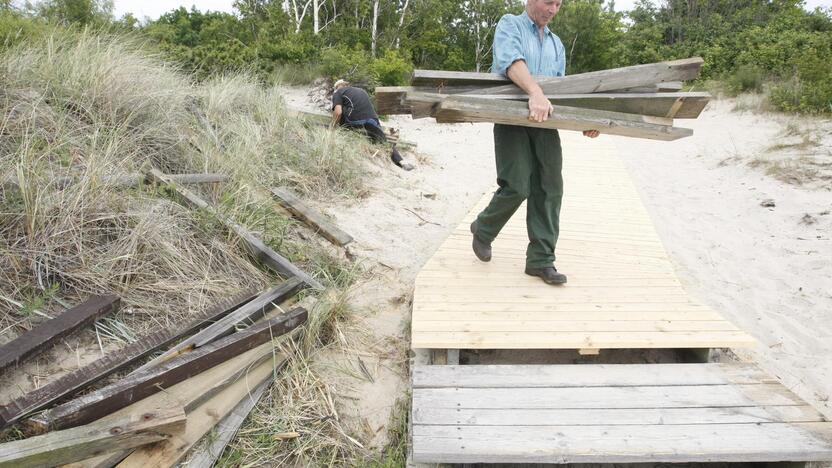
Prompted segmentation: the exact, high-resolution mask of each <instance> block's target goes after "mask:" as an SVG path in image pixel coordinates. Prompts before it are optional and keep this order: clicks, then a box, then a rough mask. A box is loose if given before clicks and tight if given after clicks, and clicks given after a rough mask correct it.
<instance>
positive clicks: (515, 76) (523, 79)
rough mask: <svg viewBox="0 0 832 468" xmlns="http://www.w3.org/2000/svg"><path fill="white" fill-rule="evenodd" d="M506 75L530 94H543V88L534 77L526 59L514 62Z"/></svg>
mask: <svg viewBox="0 0 832 468" xmlns="http://www.w3.org/2000/svg"><path fill="white" fill-rule="evenodd" d="M506 76H507V77H508V79H510V80H511V81H513V82H514V84H516V85H517V86H518V87H519V88H520V89H522V90H523V91H525V92H526V94H528V95H529V96H534V95H543V90H542V89H541V88H540V85H539V84H537V81H535V80H534V78H533V77H532V74H531V72H529V67H528V66H526V61H525V60H517V61H515V62H514V63H512V64H511V65H510V66H509V67H508V69H507V70H506Z"/></svg>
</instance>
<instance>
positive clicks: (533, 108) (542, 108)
mask: <svg viewBox="0 0 832 468" xmlns="http://www.w3.org/2000/svg"><path fill="white" fill-rule="evenodd" d="M554 109H555V108H554V107H552V103H550V102H549V100H548V99H546V95H544V94H543V93H542V92H539V93H534V94H532V95H531V96H529V120H531V121H533V122H538V123H540V122H545V121H546V120H547V119H548V118H549V116H550V115H552V111H553V110H554Z"/></svg>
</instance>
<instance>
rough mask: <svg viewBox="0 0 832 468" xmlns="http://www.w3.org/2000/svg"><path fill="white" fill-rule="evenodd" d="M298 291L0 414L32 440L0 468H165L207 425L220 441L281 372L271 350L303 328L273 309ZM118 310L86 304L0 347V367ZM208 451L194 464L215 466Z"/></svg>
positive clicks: (236, 302) (158, 342)
mask: <svg viewBox="0 0 832 468" xmlns="http://www.w3.org/2000/svg"><path fill="white" fill-rule="evenodd" d="M304 286H305V282H304V281H302V280H301V279H300V278H291V279H289V280H288V281H286V282H285V283H283V284H280V285H278V286H276V287H274V288H271V289H269V290H267V291H264V292H262V293H260V294H257V293H254V292H252V291H246V292H244V293H242V294H240V295H238V296H236V297H233V298H230V299H228V300H227V301H225V302H222V303H220V304H217V305H216V306H214V307H212V308H210V309H208V310H206V311H204V312H203V313H201V314H199V315H197V316H196V317H195V319H194V320H193V321H192V322H191V323H189V324H187V325H185V326H183V327H181V328H179V329H175V330H164V331H161V332H156V333H151V334H149V335H146V336H144V337H142V338H140V339H139V340H138V341H136V342H135V343H133V344H131V345H128V346H127V347H125V348H124V349H121V350H118V351H116V352H114V353H111V354H107V355H105V356H104V357H102V358H101V359H99V360H97V361H94V362H92V363H91V364H88V365H86V366H84V367H82V368H80V369H77V370H75V371H73V372H71V373H69V374H67V375H65V376H63V377H61V378H60V379H57V380H55V381H54V382H52V383H49V384H47V385H45V386H43V387H41V388H39V389H37V390H35V391H33V392H29V393H27V394H25V395H23V396H21V397H19V398H16V399H14V400H12V401H10V402H8V403H6V404H4V405H2V406H0V428H6V427H10V426H12V425H15V424H17V425H19V427H20V428H21V429H22V431H23V432H24V433H26V434H30V435H33V437H30V438H28V439H23V440H18V441H14V442H9V443H6V444H0V467H6V466H9V467H11V466H14V467H27V466H55V465H58V464H66V463H74V462H82V463H81V464H80V466H102V464H103V465H105V466H114V465H116V464H118V466H140V465H141V466H145V467H146V466H173V465H175V464H176V463H178V462H180V461H181V460H182V459H183V458H184V457H185V456H186V455H187V454H188V452H189V450H190V449H191V448H192V447H193V446H194V445H196V444H197V442H199V440H200V439H202V438H203V437H204V436H205V435H206V434H207V433H208V432H209V431H210V430H211V428H213V427H214V426H215V425H217V424H222V425H223V429H224V431H226V432H227V431H228V430H229V429H234V426H235V425H236V426H237V427H239V425H240V424H242V421H243V419H245V416H246V415H247V414H248V412H249V411H250V410H251V408H253V406H254V404H255V403H256V402H257V399H259V396H262V394H263V393H264V392H265V390H266V389H267V388H268V385H269V383H270V382H271V381H272V380H273V375H274V372H275V371H276V369H278V368H279V367H280V366H281V365H282V362H283V358H282V357H281V356H280V354H279V353H278V354H275V351H274V344H273V340H274V339H277V338H279V337H281V336H284V335H288V334H289V333H290V332H292V331H293V330H295V329H297V328H298V327H299V326H300V325H302V324H303V323H305V322H306V320H307V312H306V310H305V309H303V308H301V307H297V308H294V309H292V310H290V311H289V312H285V313H282V309H280V308H276V304H280V303H284V302H286V301H288V300H290V299H291V298H292V297H294V295H295V294H297V293H298V292H299V291H300V290H301V289H302V288H303V287H304ZM119 302H120V301H119V298H118V297H115V296H104V297H93V298H91V299H89V300H88V301H86V302H85V303H83V304H81V305H79V306H77V307H74V308H72V309H69V310H67V311H66V312H64V313H63V314H61V315H59V316H58V317H56V318H54V319H52V320H48V321H46V322H44V323H43V324H41V325H39V326H37V327H35V328H34V329H33V330H31V331H30V332H28V333H26V334H24V335H22V336H21V337H20V338H18V339H17V340H15V341H13V342H11V343H9V344H7V345H5V346H3V347H0V356H1V357H2V363H3V364H4V365H5V366H6V367H11V366H13V365H15V364H17V363H19V362H22V361H23V360H24V359H26V358H28V357H30V356H34V355H36V354H37V353H38V352H42V351H43V350H45V349H46V348H47V347H48V346H50V345H53V344H55V343H56V342H57V341H58V340H59V339H60V338H61V337H64V336H66V335H67V334H69V333H71V332H72V331H74V330H77V329H78V328H80V327H81V326H84V325H89V324H90V323H91V322H92V321H94V320H95V319H96V318H98V317H101V316H103V315H105V314H108V313H112V312H114V311H117V310H118V305H119ZM276 309H277V310H276ZM189 335H190V336H189ZM175 341H179V344H177V345H175V346H173V347H170V349H168V350H167V351H166V352H164V353H163V354H162V355H160V356H158V357H156V358H155V359H152V360H151V361H150V362H148V363H146V364H145V365H143V366H141V367H139V368H138V369H136V370H134V371H133V372H132V373H130V374H128V375H127V376H125V377H123V378H120V379H118V380H115V381H114V382H112V383H109V384H108V385H105V386H103V387H101V388H98V389H94V390H92V391H88V387H90V386H91V385H92V384H94V383H97V382H99V381H101V380H102V379H104V378H106V377H108V376H111V375H112V374H113V373H114V372H116V371H119V370H123V369H125V368H127V367H128V366H130V365H133V364H135V363H136V362H137V361H139V360H140V359H141V358H144V357H147V356H148V355H150V354H151V353H153V352H155V351H157V350H159V349H162V348H164V347H168V346H169V345H170V344H172V343H173V342H175ZM82 391H86V393H84V394H80V392H82ZM67 398H71V399H69V400H68V401H67ZM55 403H60V404H58V405H57V406H54V405H55ZM50 406H51V408H50ZM44 410H45V411H44ZM38 412H39V413H38ZM226 416H228V419H227V420H226ZM27 418H28V419H27ZM223 440H225V443H227V442H228V438H227V437H226V438H225V439H223ZM217 444H218V442H217V441H213V440H212V443H211V444H208V446H209V447H210V448H211V451H212V452H211V453H210V454H206V453H199V454H197V457H198V458H199V459H200V460H203V463H204V462H205V461H206V460H208V461H211V462H212V461H213V460H216V458H217V457H218V456H219V455H220V453H221V452H222V448H223V447H224V445H221V446H218V445H217ZM96 457H98V458H96ZM90 459H91V460H90ZM85 460H86V461H85ZM209 464H210V463H209Z"/></svg>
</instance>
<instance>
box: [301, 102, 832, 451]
mask: <svg viewBox="0 0 832 468" xmlns="http://www.w3.org/2000/svg"><path fill="white" fill-rule="evenodd" d="M287 96H288V101H289V102H290V104H291V105H293V106H308V103H306V100H305V93H303V92H302V91H301V90H291V91H289V92H288V94H287ZM735 107H736V101H734V100H721V101H714V102H712V103H711V104H710V105H709V107H708V108H707V109H706V110H705V112H704V113H703V114H702V115H701V116H700V118H699V119H697V120H693V121H691V120H682V121H677V125H678V126H684V127H691V128H693V129H694V130H695V135H694V136H693V137H692V138H687V139H683V140H680V141H677V142H673V143H667V142H654V141H648V140H637V139H630V138H623V137H611V136H601V137H600V138H612V139H614V140H615V144H616V146H617V148H618V150H619V152H620V154H621V157H622V158H623V160H624V161H625V163H626V165H627V167H628V169H629V171H630V174H631V177H632V178H633V180H634V182H635V184H636V186H637V188H638V190H639V192H640V193H641V195H642V199H643V202H644V203H645V205H646V206H647V208H648V211H649V212H650V214H651V217H652V218H653V221H654V224H655V225H656V228H657V231H658V233H659V235H660V237H661V239H662V241H663V242H664V244H665V248H666V249H667V251H668V253H669V255H670V257H671V260H672V262H673V263H674V266H675V267H676V270H677V273H678V275H679V277H680V279H681V281H682V283H683V285H684V286H685V287H686V289H687V290H688V291H689V292H690V293H691V295H692V296H693V297H694V298H695V299H697V300H699V301H701V302H703V303H705V304H707V305H709V306H711V307H712V308H714V309H715V310H717V311H719V312H721V313H722V314H724V315H725V316H726V317H728V318H729V319H730V320H731V321H733V322H734V323H735V324H737V325H738V326H740V327H741V328H743V329H744V330H746V331H747V332H749V333H751V334H752V335H753V336H754V337H756V338H757V339H758V340H759V342H760V345H759V346H758V347H757V348H756V349H752V350H746V351H737V354H738V355H739V357H740V358H741V359H743V360H751V361H755V362H757V363H758V364H759V365H761V366H762V367H763V368H764V369H766V370H767V371H769V372H770V373H772V374H774V375H776V376H778V377H779V378H780V379H781V380H782V382H783V383H784V384H785V385H786V386H788V387H789V388H791V389H792V390H793V391H795V392H796V393H798V394H799V395H800V396H801V397H803V398H804V399H806V400H807V401H809V402H810V403H812V404H813V405H815V406H816V407H817V408H818V409H819V410H820V411H822V412H824V413H825V414H826V415H827V416H830V415H832V403H830V401H829V396H830V394H832V358H830V356H832V339H830V338H832V314H830V311H832V215H830V210H832V192H830V189H832V122H830V121H828V120H820V119H809V118H803V119H796V118H793V117H787V116H780V115H773V114H751V113H742V112H738V111H736V110H735ZM388 125H391V126H396V127H398V128H399V129H401V135H402V138H405V139H407V140H411V141H414V142H416V143H418V152H419V153H420V154H421V156H419V157H416V159H417V160H418V161H420V162H421V163H420V164H418V167H417V169H416V170H415V171H413V172H409V173H408V172H403V171H396V170H394V169H391V170H383V171H381V172H382V173H383V176H382V177H380V178H375V179H374V180H373V182H372V190H373V194H372V195H371V196H370V197H369V198H368V199H367V200H364V201H362V202H360V203H359V204H354V205H349V206H335V207H328V208H325V207H321V208H322V209H324V210H325V211H326V212H327V213H328V214H329V215H331V216H333V217H334V218H335V219H336V221H337V223H338V224H339V225H340V226H341V227H343V228H344V229H345V230H346V231H348V232H350V233H351V234H352V235H353V236H354V237H355V238H356V243H355V244H353V245H352V246H351V247H350V250H351V252H352V253H353V254H355V255H357V256H358V257H362V258H366V259H367V260H368V261H370V262H373V263H377V264H379V265H383V266H385V267H384V268H382V270H384V272H383V274H380V275H379V276H378V277H377V279H376V280H374V281H373V282H372V284H369V285H365V286H364V287H363V288H361V294H360V295H359V296H360V299H358V300H357V305H359V306H365V307H368V308H370V309H371V310H373V312H372V313H371V314H369V316H368V318H367V325H368V328H369V329H371V330H373V331H374V333H375V335H376V337H377V338H378V339H379V340H381V339H383V338H384V337H385V336H386V337H387V338H390V339H391V340H392V341H396V340H406V339H407V330H406V328H407V326H408V325H409V313H410V301H409V300H407V299H409V298H410V297H411V296H412V290H413V283H414V279H415V276H416V274H417V273H418V270H419V268H420V266H421V265H423V264H424V263H425V262H426V261H427V260H428V259H429V258H430V256H431V255H432V254H433V253H434V252H435V251H436V249H437V248H438V247H439V246H440V245H441V243H442V242H443V240H444V238H445V237H446V236H447V235H448V234H449V233H450V231H451V230H452V228H453V226H454V225H455V224H456V223H457V222H458V221H459V219H461V218H462V216H463V215H464V214H465V213H466V212H467V211H468V210H469V209H470V207H471V206H473V204H474V203H476V201H477V200H478V199H479V198H480V197H481V196H482V195H483V194H484V193H486V192H487V191H490V190H493V189H494V188H495V172H494V163H493V147H492V139H491V125H487V124H476V125H472V124H458V125H438V124H436V123H435V122H433V121H432V119H422V120H415V121H414V120H412V119H411V118H410V117H393V118H391V120H390V121H389V122H388ZM408 156H409V158H410V159H411V160H413V159H414V156H413V155H408ZM565 157H580V155H579V154H570V153H569V152H568V149H567V151H566V153H565ZM568 183H569V181H568V180H567V181H566V184H567V189H566V193H567V195H566V196H568ZM761 204H762V205H768V206H761ZM771 205H773V206H771ZM416 214H418V216H417V215H416ZM359 296H356V297H359ZM406 346H407V345H405V347H406ZM515 357H516V356H515ZM637 358H644V356H638V357H637ZM649 359H650V358H649V357H648V358H646V360H647V361H649ZM383 361H384V360H383V359H381V360H380V361H379V362H383ZM489 361H491V359H489ZM397 379H401V380H397ZM406 379H407V376H406V375H405V374H404V373H403V372H402V367H401V366H399V367H398V368H397V370H396V371H395V372H391V373H390V375H387V376H386V378H385V379H383V380H382V381H381V382H376V383H375V384H372V385H369V384H368V385H366V386H365V388H363V389H362V390H363V391H364V392H365V394H364V396H363V397H361V398H359V399H358V400H357V402H356V405H355V408H356V414H360V415H363V416H362V417H365V418H366V417H367V415H373V417H372V418H371V419H372V420H373V421H374V424H383V420H384V417H385V415H386V414H389V411H390V409H391V408H392V407H393V403H394V401H395V400H396V399H397V398H403V397H406V396H407V393H406V392H407V380H406ZM382 441H383V437H381V436H379V437H378V438H377V439H376V440H375V442H378V443H381V442H382Z"/></svg>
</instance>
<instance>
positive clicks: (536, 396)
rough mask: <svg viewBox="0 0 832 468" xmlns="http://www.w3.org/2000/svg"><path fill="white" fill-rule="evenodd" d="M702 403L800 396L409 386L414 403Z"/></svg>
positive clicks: (736, 388)
mask: <svg viewBox="0 0 832 468" xmlns="http://www.w3.org/2000/svg"><path fill="white" fill-rule="evenodd" d="M506 401H511V402H512V404H513V407H514V408H524V409H546V408H549V409H580V408H674V407H682V408H701V407H726V406H799V405H803V404H805V403H804V402H803V401H802V400H801V399H800V398H798V397H797V396H796V395H794V394H793V393H791V392H790V391H789V390H788V389H786V388H785V387H783V386H782V385H779V384H755V385H698V386H689V387H683V386H651V387H585V388H580V387H576V388H424V389H418V390H415V391H414V392H413V407H414V408H455V409H461V408H504V407H506V406H505V402H506Z"/></svg>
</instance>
